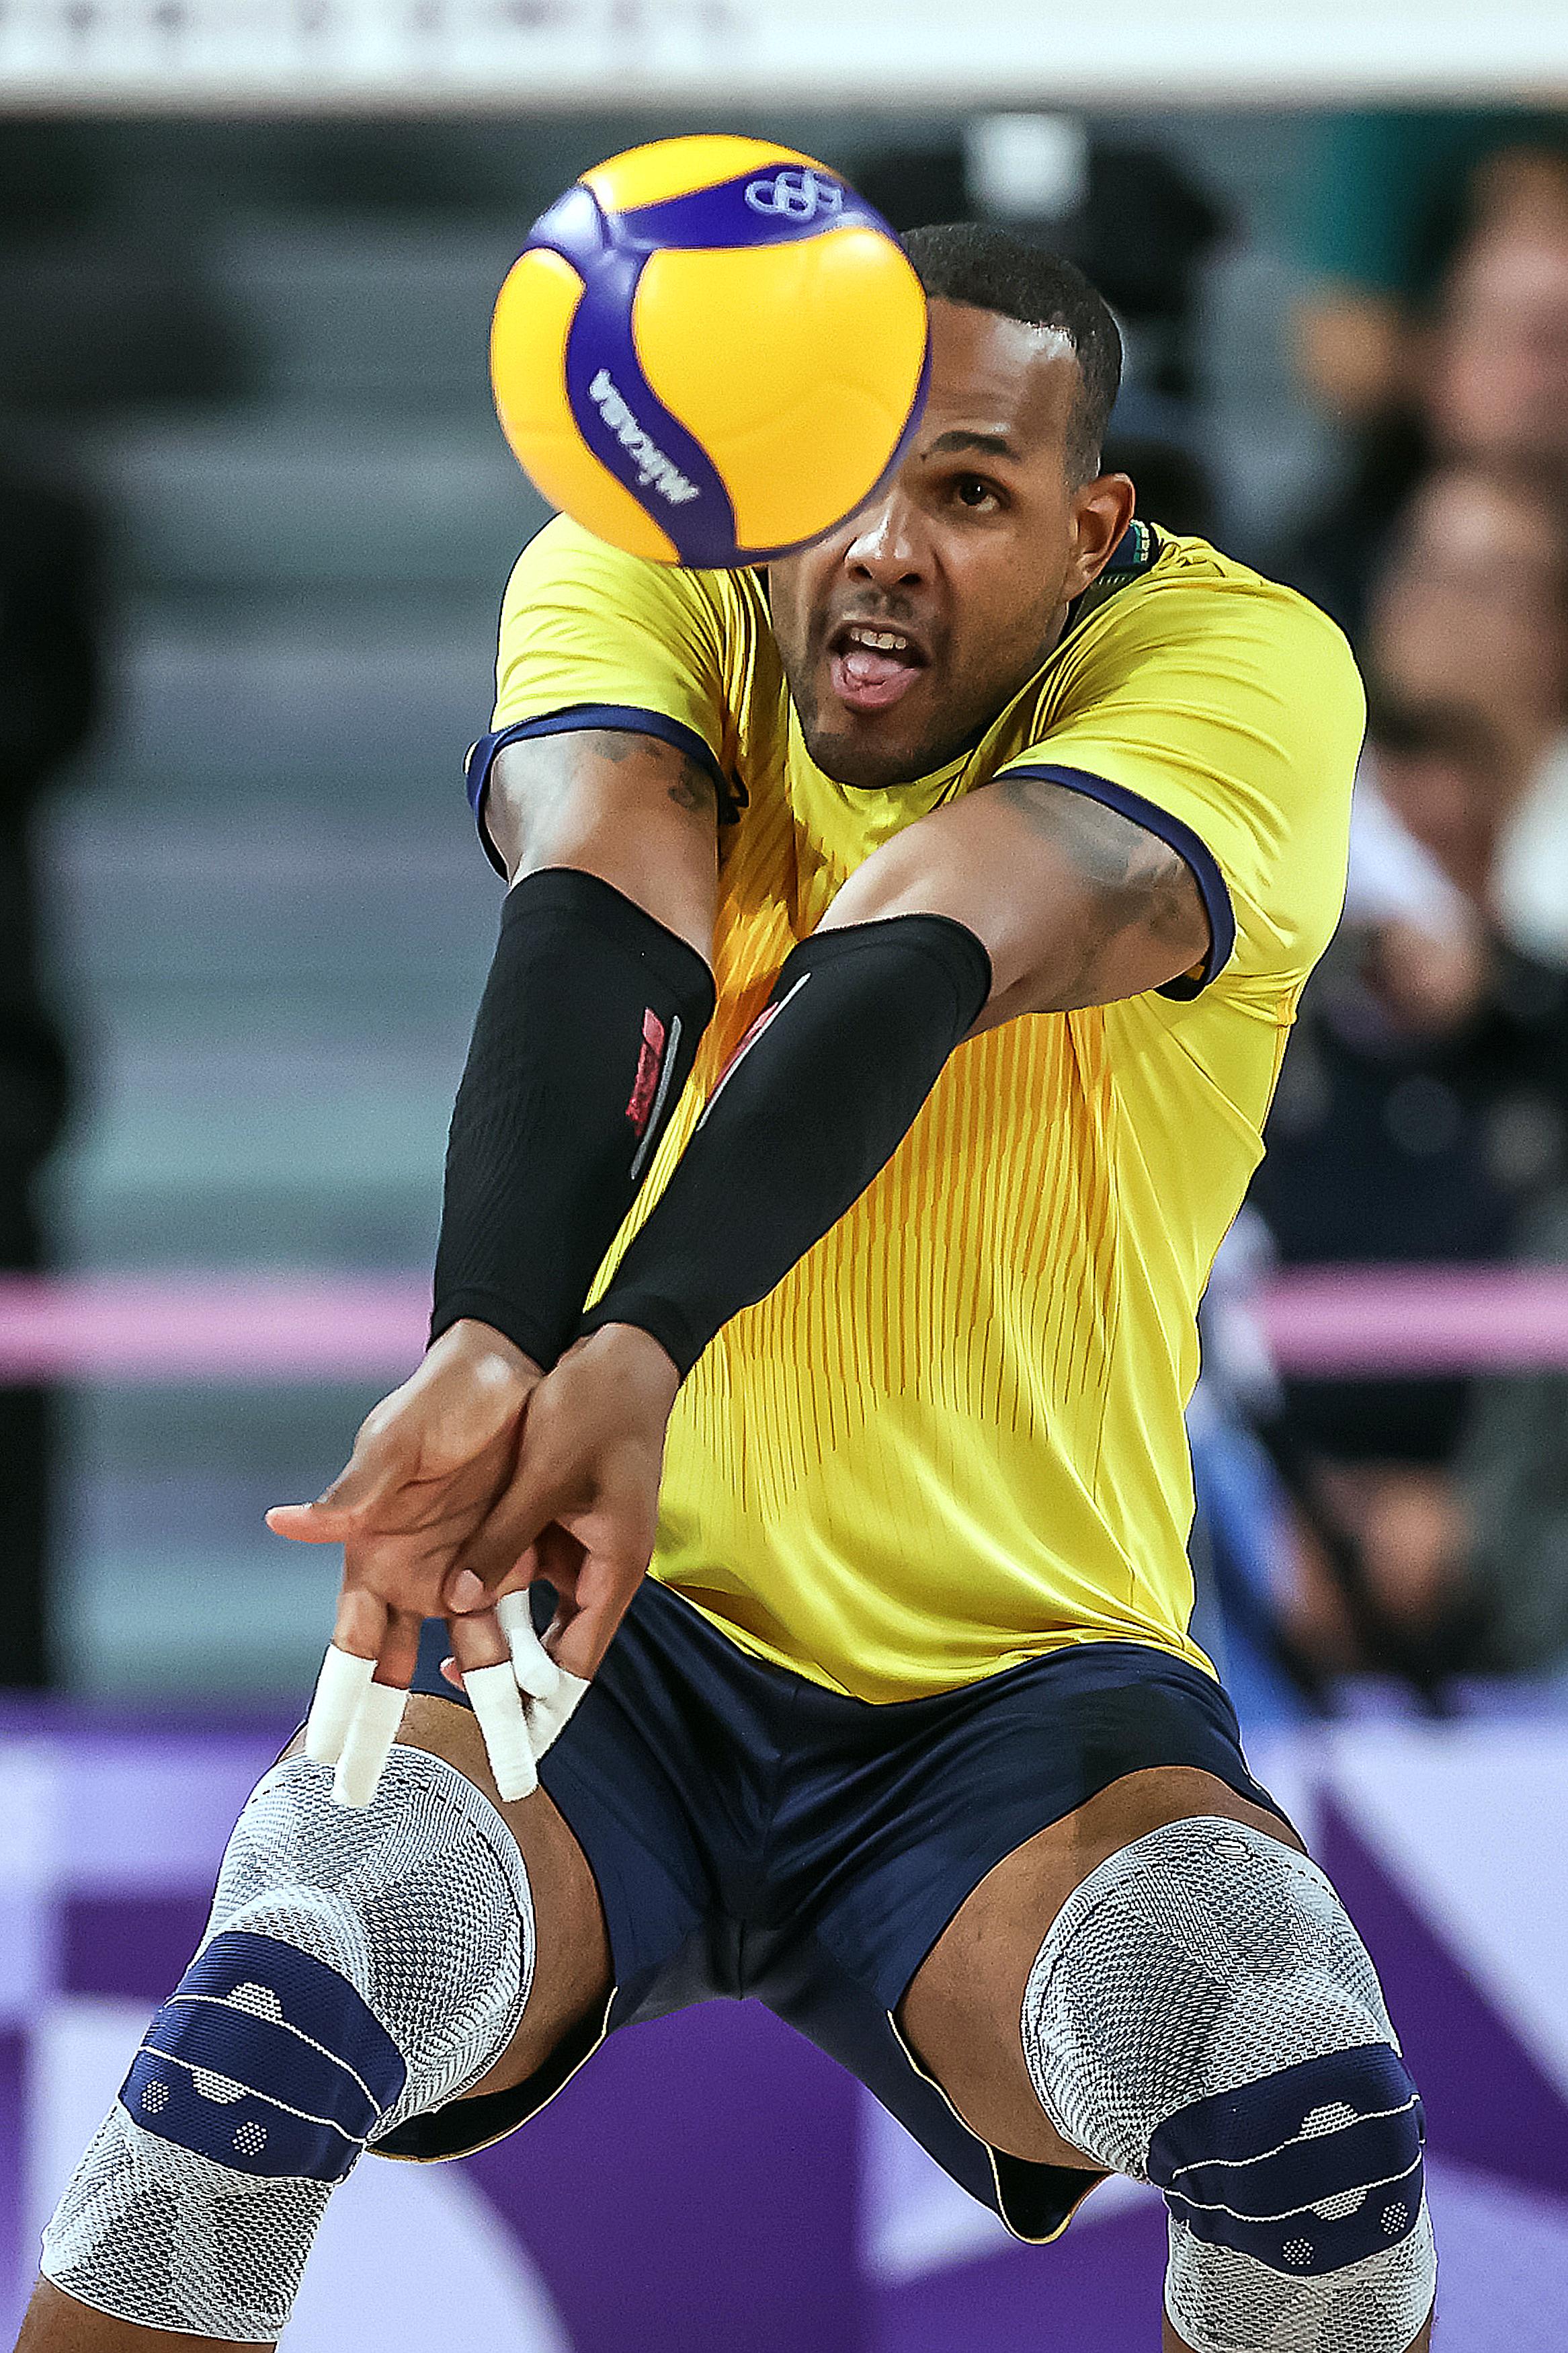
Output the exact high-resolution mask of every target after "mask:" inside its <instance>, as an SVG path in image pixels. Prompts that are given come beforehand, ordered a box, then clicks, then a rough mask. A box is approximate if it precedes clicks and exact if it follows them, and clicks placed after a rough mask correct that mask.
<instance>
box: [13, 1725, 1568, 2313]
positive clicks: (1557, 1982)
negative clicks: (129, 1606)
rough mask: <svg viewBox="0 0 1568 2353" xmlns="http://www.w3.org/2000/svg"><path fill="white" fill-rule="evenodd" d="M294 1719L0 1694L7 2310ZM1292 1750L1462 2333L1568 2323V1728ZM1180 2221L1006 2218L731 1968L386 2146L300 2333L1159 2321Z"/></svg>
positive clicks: (1149, 2214)
mask: <svg viewBox="0 0 1568 2353" xmlns="http://www.w3.org/2000/svg"><path fill="white" fill-rule="evenodd" d="M286 1728H287V1727H279V1726H276V1725H274V1726H269V1727H266V1728H262V1729H258V1730H255V1731H252V1732H249V1733H227V1734H226V1733H220V1732H216V1731H209V1732H206V1733H192V1732H189V1731H185V1732H174V1731H172V1730H169V1729H167V1728H165V1729H163V1730H162V1731H160V1730H157V1729H153V1728H142V1729H137V1728H135V1727H134V1726H132V1725H130V1724H127V1723H120V1724H110V1723H106V1722H104V1721H101V1720H100V1721H97V1722H86V1721H78V1722H75V1723H73V1721H72V1717H71V1712H70V1711H68V1710H65V1709H61V1708H58V1707H56V1708H53V1709H47V1710H34V1711H19V1712H12V1713H10V1714H8V1715H6V1716H5V1717H4V1718H0V2316H3V2312H4V2307H5V2304H6V2303H7V2302H11V2303H15V2302H16V2299H17V2298H18V2297H19V2296H20V2295H21V2293H22V2291H23V2287H24V2284H25V2280H26V2274H27V2273H28V2272H29V2271H30V2267H31V2263H32V2250H33V2246H34V2243H35V2233H36V2231H37V2225H38V2222H39V2221H40V2220H41V2215H42V2211H44V2209H45V2208H46V2207H47V2202H48V2201H49V2200H50V2199H51V2198H52V2195H53V2192H54V2189H56V2187H57V2186H58V2180H59V2179H60V2178H61V2177H62V2176H63V2174H64V2172H65V2171H67V2170H68V2167H69V2165H70V2163H71V2162H72V2161H73V2158H74V2156H75V2154H76V2152H77V2150H78V2149H79V2147H80V2145H81V2142H82V2140H83V2138H84V2137H85V2136H86V2134H87V2132H88V2131H89V2130H90V2128H91V2126H92V2123H93V2122H94V2121H95V2120H96V2117H97V2116H98V2115H99V2114H100V2113H101V2110H102V2107H103V2105H104V2104H105V2103H106V2101H107V2100H108V2099H109V2098H110V2097H111V2096H112V2094H113V2092H114V2089H115V2086H116V2084H117V2083H118V2080H119V2077H120V2075H121V2073H122V2072H123V2069H124V2066H125V2063H126V2061H127V2058H128V2056H129V2053H130V2051H131V2050H132V2049H133V2048H134V2044H135V2042H136V2040H137V2037H138V2036H139V2034H140V2032H141V2031H142V2024H143V2023H144V2021H145V2019H146V2017H147V2015H148V2013H149V2011H150V2010H151V2009H152V2008H153V2005H154V2004H155V2002H156V2001H157V2000H158V1999H159V1998H160V1997H161V1996H162V1994H163V1992H165V1991H166V1990H167V1988H168V1985H169V1983H170V1982H171V1980H172V1979H173V1978H174V1977H175V1976H177V1974H178V1973H179V1970H180V1968H182V1967H183V1964H184V1959H185V1957H186V1955H187V1953H188V1951H189V1948H190V1946H191V1944H192V1943H193V1941H194V1939H195V1936H197V1935H198V1934H199V1932H200V1927H201V1924H202V1921H203V1918H204V1916H205V1905H206V1900H207V1894H208V1891H209V1889H210V1885H211V1881H212V1876H213V1873H214V1872H215V1870H216V1862H217V1859H218V1855H219V1852H221V1847H222V1843H223V1839H224V1836H225V1833H226V1828H227V1825H228V1822H229V1821H230V1820H231V1819H232V1816H233V1813H234V1811H235V1810H236V1809H237V1805H238V1804H239V1803H240V1802H241V1800H242V1799H243V1796H244V1792H245V1790H246V1788H247V1787H248V1786H249V1784H250V1782H251V1780H252V1779H253V1778H255V1776H256V1775H257V1774H258V1773H259V1772H260V1771H261V1770H263V1769H264V1768H265V1767H266V1765H267V1764H268V1761H269V1760H270V1757H271V1756H272V1754H273V1753H274V1752H275V1748H276V1746H277V1744H278V1740H279V1737H280V1736H281V1731H282V1730H286ZM1273 1761H1274V1763H1275V1764H1276V1765H1277V1766H1278V1767H1279V1769H1280V1770H1282V1771H1284V1772H1285V1773H1286V1774H1287V1776H1288V1778H1287V1779H1286V1780H1284V1781H1282V1782H1281V1783H1280V1785H1279V1786H1280V1787H1281V1789H1282V1792H1283V1793H1284V1794H1286V1795H1287V1796H1288V1798H1289V1802H1290V1803H1291V1805H1292V1808H1293V1810H1296V1811H1297V1813H1298V1815H1299V1816H1300V1818H1301V1819H1303V1820H1314V1818H1315V1822H1316V1846H1317V1851H1318V1852H1320V1853H1321V1857H1322V1859H1323V1860H1324V1862H1325V1864H1326V1866H1327V1867H1328V1868H1329V1869H1330V1870H1331V1873H1333V1874H1334V1876H1335V1878H1336V1880H1337V1883H1339V1884H1340V1886H1341V1887H1342V1890H1343V1893H1344V1894H1345V1897H1346V1900H1347V1902H1348V1903H1349V1904H1350V1905H1351V1907H1352V1912H1353V1913H1354V1915H1355V1916H1356V1918H1357V1919H1358V1921H1359V1922H1360V1923H1361V1925H1362V1927H1363V1933H1364V1934H1365V1935H1366V1936H1367V1938H1368V1940H1369V1942H1370V1944H1371V1945H1372V1947H1373V1953H1374V1956H1375V1957H1376V1958H1377V1960H1378V1963H1379V1966H1380V1968H1381V1969H1382V1972H1383V1975H1384V1983H1385V1986H1386V1988H1387V1991H1388V1996H1389V2000H1390V2006H1391V2009H1392V2010H1393V2013H1394V2019H1395V2022H1396V2025H1397V2026H1398V2027H1399V2029H1400V2031H1401V2032H1402V2034H1403V2036H1404V2038H1405V2044H1406V2048H1407V2051H1408V2053H1409V2056H1410V2059H1411V2063H1412V2065H1413V2068H1414V2071H1415V2074H1416V2076H1417V2080H1418V2081H1419V2082H1420V2084H1421V2085H1422V2088H1423V2092H1424V2095H1425V2099H1426V2108H1427V2115H1428V2122H1429V2132H1430V2151H1431V2184H1432V2199H1433V2211H1434V2214H1435V2217H1436V2221H1437V2227H1438V2234H1439V2242H1440V2246H1441V2249H1442V2254H1443V2264H1444V2270H1443V2279H1444V2289H1443V2298H1444V2301H1443V2306H1442V2326H1441V2329H1440V2332H1439V2339H1438V2341H1439V2344H1440V2346H1441V2348H1442V2353H1521V2348H1525V2347H1534V2346H1541V2347H1545V2346H1548V2345H1554V2344H1557V2343H1561V2342H1568V1987H1565V1986H1564V1984H1563V1972H1562V1971H1561V1968H1560V1967H1557V1966H1556V1965H1555V1962H1554V1959H1553V1957H1554V1956H1556V1955H1558V1954H1560V1952H1561V1949H1562V1946H1563V1940H1564V1938H1565V1937H1568V1858H1565V1857H1564V1855H1563V1849H1562V1843H1561V1840H1560V1838H1552V1837H1551V1836H1549V1835H1548V1833H1549V1831H1550V1827H1551V1825H1552V1822H1554V1821H1558V1820H1560V1819H1561V1812H1562V1807H1563V1799H1564V1798H1565V1797H1568V1737H1565V1736H1563V1733H1562V1732H1561V1731H1557V1732H1553V1731H1552V1730H1550V1729H1548V1728H1546V1727H1541V1728H1540V1729H1539V1730H1538V1731H1537V1732H1536V1733H1534V1734H1532V1735H1531V1737H1530V1738H1529V1739H1528V1740H1525V1739H1522V1738H1521V1736H1519V1734H1518V1733H1517V1731H1512V1730H1505V1731H1503V1732H1500V1733H1493V1732H1491V1731H1488V1730H1487V1729H1485V1728H1481V1727H1469V1728H1467V1729H1463V1730H1460V1731H1454V1732H1447V1733H1438V1732H1430V1733H1421V1734H1419V1735H1417V1734H1415V1733H1405V1734H1401V1735H1399V1736H1397V1737H1394V1736H1390V1737H1389V1738H1388V1739H1384V1740H1378V1739H1366V1738H1363V1737H1361V1736H1326V1737H1325V1736H1313V1737H1312V1738H1311V1739H1310V1741H1307V1742H1305V1743H1302V1744H1298V1745H1297V1746H1296V1748H1295V1750H1294V1751H1293V1753H1292V1755H1291V1756H1290V1757H1286V1758H1284V1759H1283V1761H1281V1760H1280V1759H1278V1758H1277V1759H1275V1760H1273ZM889 2136H891V2138H890V2139H889ZM1162 2267H1163V2214H1162V2211H1161V2209H1160V2206H1159V2204H1158V2201H1157V2200H1154V2199H1152V2196H1151V2195H1150V2194H1149V2193H1146V2192H1144V2193H1136V2192H1126V2191H1123V2190H1120V2189H1117V2188H1116V2187H1114V2186H1113V2187H1112V2189H1109V2190H1107V2191H1103V2192H1099V2193H1097V2194H1096V2197H1095V2198H1094V2199H1091V2200H1090V2201H1089V2206H1088V2208H1087V2209H1086V2211H1085V2213H1084V2215H1083V2216H1082V2218H1081V2219H1080V2220H1079V2221H1078V2222H1076V2223H1075V2224H1074V2225H1073V2227H1072V2229H1071V2231H1070V2232H1068V2234H1067V2236H1066V2237H1065V2238H1064V2239H1063V2240H1062V2241H1061V2242H1059V2243H1058V2245H1056V2246H1054V2247H1050V2248H1043V2249H1030V2248H1023V2247H1019V2246H1017V2245H1016V2244H1014V2243H1012V2242H1008V2241H1007V2240H1005V2237H1004V2235H1003V2234H1002V2233H1001V2232H1000V2227H999V2226H998V2225H996V2224H995V2223H994V2221H993V2220H991V2219H990V2218H988V2217H987V2216H986V2215H985V2214H984V2211H982V2210H981V2209H979V2208H977V2207H974V2206H973V2205H972V2204H971V2203H970V2202H969V2201H968V2200H965V2199H964V2198H963V2193H962V2192H960V2191H958V2190H956V2189H952V2185H950V2184H948V2183H946V2182H945V2181H944V2180H943V2179H942V2178H941V2177H940V2176H938V2175H936V2173H935V2171H934V2168H931V2167H930V2166H929V2165H928V2164H927V2162H926V2160H924V2159H923V2158H921V2157H920V2156H919V2154H918V2152H915V2151H914V2150H913V2149H912V2147H911V2145H910V2144H909V2143H907V2142H906V2141H905V2140H904V2139H903V2138H902V2136H901V2135H900V2134H899V2132H898V2129H897V2127H894V2126H891V2125H890V2124H889V2123H888V2122H887V2121H886V2120H880V2119H879V2113H878V2112H875V2111H873V2110H872V2108H871V2106H870V2104H869V2102H868V2100H867V2099H866V2098H865V2096H864V2095H863V2094H861V2093H860V2091H859V2088H858V2086H857V2085H855V2084H852V2083H851V2082H850V2081H849V2079H848V2078H847V2077H846V2076H844V2075H843V2074H841V2073H839V2072H838V2070H837V2068H836V2067H835V2066H834V2065H833V2064H832V2063H830V2062H829V2061H827V2060H826V2059H825V2058H824V2057H823V2056H822V2055H821V2054H820V2053H819V2052H816V2050H815V2049H813V2048H812V2047H811V2046H810V2045H809V2044H807V2043H805V2042H803V2041H801V2040H800V2039H798V2038H797V2037H796V2036H795V2035H794V2034H793V2033H792V2032H791V2031H789V2030H788V2029H786V2028H784V2026H782V2025H780V2024H779V2023H778V2022H777V2021H775V2020H773V2018H772V2017H770V2016H769V2015H768V2014H767V2013H766V2012H765V2011H763V2010H760V2009H759V2008H758V2007H757V2006H756V2005H755V2004H752V2003H749V2002H748V2003H742V2004H732V2003H718V2004H714V2005H711V2006H710V2007H709V2008H707V2009H705V2010H700V2011H695V2012H690V2013H687V2014H685V2015H683V2016H680V2017H677V2018H672V2019H667V2020H663V2021H658V2023H657V2024H654V2025H650V2026H645V2027H640V2028H636V2029H633V2030H631V2031H627V2032H626V2033H624V2034H621V2035H618V2036H616V2037H615V2038H614V2039H613V2040H612V2041H611V2042H609V2043H608V2044H607V2045H606V2046H605V2048H604V2049H603V2050H602V2051H601V2052H598V2053H597V2054H596V2055H595V2058H594V2059H593V2060H592V2061H591V2062H590V2063H589V2064H588V2066H587V2067H586V2068H585V2069H584V2071H583V2072H582V2073H581V2074H580V2075H579V2076H578V2077H577V2078H576V2079H575V2080H574V2082H573V2083H572V2084H569V2085H568V2086H567V2087H566V2089H565V2090H564V2091H563V2093H562V2094H560V2096H559V2097H558V2098H557V2099H556V2100H555V2101H554V2102H553V2103H552V2105H550V2107H549V2108H547V2109H546V2110H545V2112H544V2113H543V2114H542V2116H540V2117H538V2118H537V2119H536V2120H535V2121H534V2122H533V2123H532V2124H531V2126H528V2127H526V2128H525V2130H524V2131H523V2132H521V2133H520V2134H518V2135H516V2136H514V2137H512V2138H510V2139H509V2140H506V2141H504V2142H500V2143H498V2144H497V2145H496V2146H495V2147H492V2148H490V2149H488V2150H485V2151H483V2152H481V2153H480V2154H479V2155H478V2156H476V2157H474V2158H469V2159H468V2160H466V2161H465V2162H464V2163H463V2164H461V2165H458V2166H455V2167H434V2168H416V2167H405V2166H387V2165H382V2164H377V2163H375V2162H374V2161H367V2162H366V2163H365V2164H364V2165H362V2166H361V2167H360V2168H358V2169H357V2171H356V2173H355V2174H354V2176H353V2179H351V2181H350V2182H349V2184H348V2185H347V2186H346V2188H345V2189H344V2191H343V2192H342V2197H341V2199H340V2200H334V2205H333V2211H332V2214H331V2216H330V2217H329V2228H328V2229H327V2230H326V2231H324V2232H323V2233H322V2242H321V2246H320V2247H319V2249H318V2252H317V2255H316V2257H315V2259H314V2260H313V2262H312V2266H311V2271H310V2276H309V2278H308V2281H307V2294H306V2296H305V2297H304V2298H302V2299H301V2306H300V2315H299V2316H298V2317H297V2319H296V2321H295V2323H294V2324H293V2326H292V2327H291V2328H290V2331H289V2353H295V2348H298V2353H329V2348H331V2353H338V2348H342V2347H345V2346H353V2345H357V2344H360V2343H367V2342H372V2341H374V2342H375V2343H376V2345H377V2347H378V2353H425V2348H427V2347H428V2346H429V2345H431V2344H432V2343H434V2342H441V2341H446V2339H447V2337H450V2339H451V2340H452V2341H454V2342H462V2341H463V2340H464V2338H465V2336H467V2337H469V2338H470V2339H471V2341H474V2342H476V2343H478V2342H486V2343H500V2342H504V2343H505V2344H506V2345H507V2346H508V2348H509V2353H626V2348H628V2347H636V2348H637V2353H798V2348H810V2353H1017V2348H1028V2353H1089V2348H1092V2353H1154V2348H1155V2346H1156V2344H1157V2340H1158V2311H1159V2281H1160V2274H1161V2271H1162ZM378 2296H379V2297H380V2299H381V2302H380V2304H379V2306H378V2305H377V2303H376V2299H377V2297H378ZM0 2341H3V2338H0Z"/></svg>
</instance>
